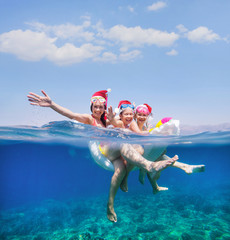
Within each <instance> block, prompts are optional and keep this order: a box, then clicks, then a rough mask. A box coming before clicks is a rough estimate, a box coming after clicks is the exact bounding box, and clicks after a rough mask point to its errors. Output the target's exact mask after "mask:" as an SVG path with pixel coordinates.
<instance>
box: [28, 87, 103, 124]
mask: <svg viewBox="0 0 230 240" xmlns="http://www.w3.org/2000/svg"><path fill="white" fill-rule="evenodd" d="M42 93H43V95H44V96H43V97H42V96H39V95H37V94H35V93H32V92H30V95H28V96H27V97H28V100H29V101H30V102H31V105H36V106H40V107H50V108H51V109H53V110H54V111H56V112H58V113H60V114H61V115H63V116H65V117H68V118H70V119H74V120H77V121H78V122H81V123H84V124H89V125H93V126H97V127H106V125H107V123H106V120H105V110H106V108H107V93H108V91H107V90H102V91H98V92H96V93H94V94H93V95H92V97H91V100H90V103H91V105H90V109H91V112H92V114H91V115H90V114H80V113H73V112H72V111H70V110H69V109H67V108H64V107H62V106H60V105H58V104H56V103H55V102H54V101H52V100H51V98H50V97H49V96H48V95H47V94H46V93H45V91H43V90H42Z"/></svg>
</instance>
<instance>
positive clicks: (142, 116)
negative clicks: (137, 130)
mask: <svg viewBox="0 0 230 240" xmlns="http://www.w3.org/2000/svg"><path fill="white" fill-rule="evenodd" d="M148 116H149V114H147V113H138V112H137V113H136V115H135V118H136V120H137V124H145V122H146V121H147V118H148Z"/></svg>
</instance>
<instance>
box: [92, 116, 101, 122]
mask: <svg viewBox="0 0 230 240" xmlns="http://www.w3.org/2000/svg"><path fill="white" fill-rule="evenodd" d="M92 117H93V118H94V119H96V120H98V121H100V120H101V116H100V117H98V116H94V115H93V114H92Z"/></svg>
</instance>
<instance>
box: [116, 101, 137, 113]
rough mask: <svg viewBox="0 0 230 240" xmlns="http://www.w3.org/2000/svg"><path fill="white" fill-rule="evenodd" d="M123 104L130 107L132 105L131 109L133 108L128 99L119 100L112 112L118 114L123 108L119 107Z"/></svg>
mask: <svg viewBox="0 0 230 240" xmlns="http://www.w3.org/2000/svg"><path fill="white" fill-rule="evenodd" d="M123 104H127V105H130V107H131V108H132V107H133V109H134V106H133V105H132V103H131V102H130V101H128V100H121V101H120V102H119V104H118V107H117V108H115V109H114V112H115V113H119V114H120V113H121V112H122V111H123V110H124V109H121V106H122V105H123ZM125 108H126V107H125Z"/></svg>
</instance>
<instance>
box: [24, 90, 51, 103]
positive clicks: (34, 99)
mask: <svg viewBox="0 0 230 240" xmlns="http://www.w3.org/2000/svg"><path fill="white" fill-rule="evenodd" d="M41 92H42V93H43V95H44V97H43V96H39V95H37V94H35V93H32V92H30V93H29V94H30V95H28V96H27V97H28V100H29V101H30V102H31V103H30V104H31V105H37V106H41V107H51V105H52V100H51V98H50V97H49V96H48V95H47V94H46V93H45V92H44V91H43V90H42V91H41Z"/></svg>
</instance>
